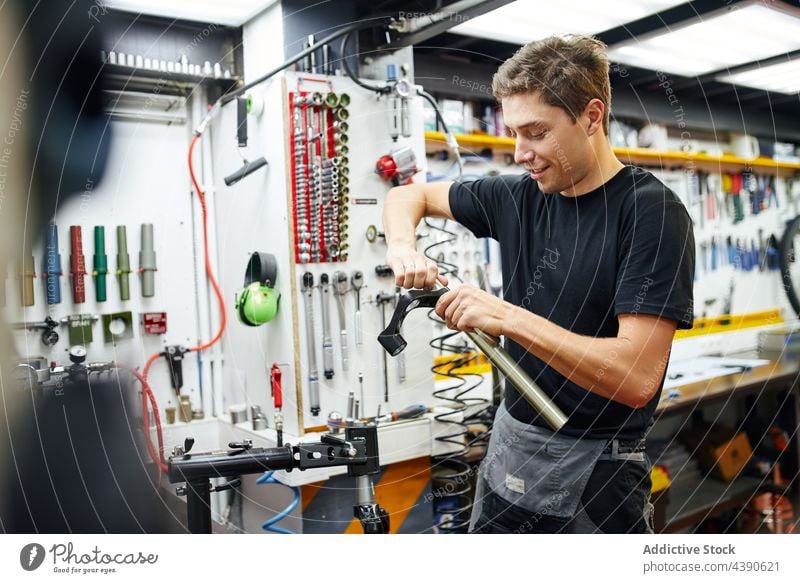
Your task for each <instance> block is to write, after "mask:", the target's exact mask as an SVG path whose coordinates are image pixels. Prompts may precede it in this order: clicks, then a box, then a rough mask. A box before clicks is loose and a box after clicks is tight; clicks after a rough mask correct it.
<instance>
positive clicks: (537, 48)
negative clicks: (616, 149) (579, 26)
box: [492, 35, 611, 135]
mask: <svg viewBox="0 0 800 583" xmlns="http://www.w3.org/2000/svg"><path fill="white" fill-rule="evenodd" d="M608 70H609V67H608V56H607V55H606V45H605V43H603V42H602V41H599V40H598V39H596V38H594V37H589V36H580V35H568V36H564V37H558V36H551V37H549V38H546V39H543V40H539V41H534V42H532V43H528V44H527V45H525V46H524V47H522V48H521V49H519V50H518V51H517V52H516V53H514V56H512V57H511V58H510V59H508V60H507V61H506V62H505V63H503V64H502V65H501V66H500V68H499V69H498V70H497V73H495V74H494V78H493V79H492V91H493V92H494V96H495V97H496V98H497V100H498V101H500V100H502V99H503V98H504V97H508V96H510V95H519V94H521V93H532V92H534V91H538V92H539V94H540V95H541V98H542V100H543V101H544V102H545V103H547V104H548V105H552V106H554V107H560V108H561V109H563V110H564V111H566V112H567V115H569V116H570V118H572V121H573V122H574V121H575V120H576V119H577V117H578V114H580V112H582V111H583V109H584V108H585V107H586V104H587V103H589V101H591V100H592V99H595V98H597V99H599V100H600V101H602V102H603V104H604V105H605V106H606V107H605V114H604V116H603V130H604V131H605V133H606V135H608V120H609V114H610V110H611V81H610V79H609V76H608Z"/></svg>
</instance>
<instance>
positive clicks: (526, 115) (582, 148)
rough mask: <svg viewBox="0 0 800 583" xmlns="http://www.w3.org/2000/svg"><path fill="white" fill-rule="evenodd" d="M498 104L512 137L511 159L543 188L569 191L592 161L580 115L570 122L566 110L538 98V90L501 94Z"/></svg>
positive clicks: (553, 192)
mask: <svg viewBox="0 0 800 583" xmlns="http://www.w3.org/2000/svg"><path fill="white" fill-rule="evenodd" d="M502 105H503V121H504V123H505V124H506V127H507V128H508V130H509V133H510V134H511V135H512V136H513V137H515V138H516V146H515V150H514V161H515V162H516V163H517V164H520V165H521V166H524V167H525V169H526V170H528V172H529V173H530V175H531V178H533V179H534V180H535V181H536V182H537V183H538V184H539V188H540V189H541V190H542V191H543V192H547V193H552V194H555V193H558V192H564V191H566V192H567V193H569V192H570V191H571V190H572V188H573V186H574V185H575V184H577V183H578V182H580V180H581V179H583V178H584V176H586V174H587V171H588V168H589V167H590V166H589V165H590V164H592V162H593V160H591V151H592V150H591V148H590V146H589V136H587V134H586V126H585V124H583V123H581V122H582V121H583V120H582V116H581V115H579V116H578V120H577V123H576V122H573V121H572V119H570V117H569V115H567V112H566V111H564V110H563V109H561V108H560V107H554V106H552V105H548V104H547V103H545V102H544V101H542V100H541V99H540V98H539V93H538V92H534V93H525V94H519V95H511V96H509V97H504V98H503V100H502ZM595 163H596V162H595Z"/></svg>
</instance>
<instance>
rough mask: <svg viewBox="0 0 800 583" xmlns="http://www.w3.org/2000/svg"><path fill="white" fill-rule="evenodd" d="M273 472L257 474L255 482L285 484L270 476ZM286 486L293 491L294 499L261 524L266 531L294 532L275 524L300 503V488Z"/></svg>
mask: <svg viewBox="0 0 800 583" xmlns="http://www.w3.org/2000/svg"><path fill="white" fill-rule="evenodd" d="M274 473H275V472H266V473H265V474H263V475H262V476H259V477H258V479H257V480H256V484H280V485H281V486H286V484H282V483H281V482H279V481H278V480H276V479H275V478H274V477H273V476H272V474H274ZM286 487H287V488H289V489H291V490H292V492H294V499H293V500H292V501H291V502H289V505H288V506H287V507H286V508H284V509H283V510H281V511H280V512H278V514H276V515H275V516H273V517H272V518H270V519H269V520H267V521H266V522H265V523H264V524H262V525H261V528H262V529H264V530H266V531H267V532H276V533H278V534H296V533H295V532H292V531H291V530H287V529H285V528H282V527H280V526H275V524H276V523H278V522H280V521H281V520H283V519H284V518H286V517H287V516H289V514H291V513H292V510H294V509H295V508H297V505H298V504H299V503H300V488H298V487H296V486H286Z"/></svg>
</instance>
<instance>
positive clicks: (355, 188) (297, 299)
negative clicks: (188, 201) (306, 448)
mask: <svg viewBox="0 0 800 583" xmlns="http://www.w3.org/2000/svg"><path fill="white" fill-rule="evenodd" d="M328 80H329V81H330V82H331V84H332V87H333V90H334V91H336V92H337V93H343V92H344V93H348V94H349V95H350V97H351V103H350V106H349V111H350V119H349V125H350V130H349V147H350V152H349V171H350V172H349V178H350V195H349V196H350V201H351V204H350V205H349V229H348V236H349V245H350V248H349V257H348V260H347V261H345V262H333V263H325V264H297V265H295V264H294V250H293V248H291V244H290V235H289V228H290V227H289V225H290V224H293V215H292V211H293V209H290V208H289V203H290V201H291V192H290V190H289V189H290V187H291V183H290V172H291V169H290V168H289V165H288V159H289V158H288V147H289V144H288V139H289V137H288V135H287V131H288V130H287V127H288V126H287V118H286V115H287V110H286V108H287V98H288V91H289V90H290V89H292V88H294V87H296V83H297V75H296V74H295V73H287V74H286V75H285V76H284V77H283V78H276V79H275V80H274V81H273V82H272V83H270V84H269V85H268V86H266V87H263V88H260V89H258V90H257V91H258V92H259V93H261V94H262V95H263V96H264V100H265V104H266V107H265V112H264V114H263V115H262V116H261V117H260V118H255V117H253V116H249V118H248V121H249V135H250V143H249V145H248V148H247V149H246V150H245V151H244V152H243V155H245V156H246V157H248V158H249V159H252V158H255V157H258V156H265V157H266V159H267V160H268V162H269V166H268V168H267V169H266V170H265V171H263V172H259V173H256V174H253V175H252V176H249V177H247V178H245V179H244V180H242V181H241V182H239V183H238V184H236V185H235V186H233V187H231V188H227V187H225V186H224V185H223V184H222V176H223V175H225V174H228V173H230V172H232V171H233V170H234V169H236V168H238V167H239V166H240V165H241V164H242V160H241V157H240V155H239V154H238V153H237V152H236V148H235V123H236V120H235V112H234V108H232V107H226V108H224V110H223V112H222V115H221V116H220V117H219V119H217V120H216V121H215V123H214V124H213V125H212V131H213V164H214V175H215V184H216V186H217V188H218V193H219V194H218V196H217V203H216V204H217V213H218V216H217V219H218V223H217V224H218V229H219V237H218V239H219V250H218V252H219V257H220V263H221V267H220V272H221V273H220V279H221V282H222V286H223V289H224V290H225V294H226V298H227V300H228V302H229V305H232V301H233V296H234V293H235V292H236V291H237V290H239V289H241V287H242V279H243V275H244V270H245V266H246V262H247V257H248V255H249V253H251V252H252V251H256V250H258V251H265V252H269V253H273V254H274V255H275V256H276V258H277V260H278V288H279V289H280V291H281V293H282V300H281V308H280V311H279V314H278V317H277V318H276V319H275V320H273V321H272V322H269V323H267V324H265V325H264V326H261V327H259V328H247V327H245V326H243V325H242V324H241V323H239V322H238V321H236V319H235V314H233V313H232V311H231V313H230V314H229V328H228V331H227V333H226V336H225V344H224V353H225V367H226V369H228V368H229V367H231V368H232V369H235V371H236V373H235V374H227V375H226V378H227V379H228V381H229V382H226V383H225V386H224V397H225V406H226V408H227V406H229V405H230V404H233V403H240V402H242V403H248V404H258V405H260V406H261V407H262V409H263V410H264V411H265V413H266V415H267V418H268V420H269V422H270V425H272V404H271V399H270V395H269V384H268V381H269V376H268V372H269V367H270V366H271V364H272V362H279V363H286V364H287V365H288V366H285V367H283V390H284V417H285V431H286V432H287V433H290V434H298V433H299V432H301V430H302V428H305V427H314V426H319V425H323V424H325V421H326V418H327V415H328V413H329V412H330V411H333V410H336V411H339V412H341V413H344V412H345V408H346V404H347V396H348V393H349V392H350V391H353V392H355V394H356V398H360V386H359V383H358V374H359V372H361V373H363V375H364V400H365V403H364V404H363V407H362V412H363V414H366V415H374V414H375V413H376V412H377V408H378V405H381V409H382V411H383V412H386V411H388V410H397V409H400V408H403V407H405V406H406V405H409V404H412V403H425V404H427V405H434V404H436V403H435V400H434V399H433V398H432V396H431V395H432V391H433V375H432V374H431V372H430V367H431V365H432V359H433V352H432V349H431V348H430V347H429V345H428V342H429V339H430V337H431V325H430V323H429V322H428V321H427V317H426V314H425V313H424V311H423V310H417V311H415V312H413V313H412V314H411V315H410V316H409V317H408V318H407V320H406V324H405V326H404V335H405V337H406V339H407V340H408V348H407V349H406V351H405V353H404V355H405V359H406V380H405V382H403V383H399V382H398V373H397V362H396V360H394V359H392V358H388V359H387V362H388V367H389V368H388V376H389V397H390V398H389V402H388V403H384V402H383V394H384V387H383V373H382V361H383V358H382V352H381V351H382V349H381V348H380V346H379V344H378V343H377V336H378V333H379V332H380V330H381V315H380V311H379V309H378V307H377V306H376V305H375V303H374V298H375V297H376V296H377V294H378V293H379V292H383V293H394V291H395V290H394V282H393V281H392V279H391V278H389V279H381V278H378V277H377V276H376V275H375V266H377V265H380V264H383V263H385V253H386V246H385V244H384V243H383V242H382V240H379V241H378V242H376V243H369V242H367V240H366V231H367V228H368V226H369V225H375V226H376V227H377V228H378V229H379V230H382V226H381V212H382V208H383V201H384V200H385V196H386V193H387V192H388V190H389V188H390V185H387V184H385V183H384V182H382V181H381V179H380V178H379V177H378V176H377V175H376V174H375V172H374V167H375V162H376V161H377V159H378V158H379V157H380V156H381V155H383V154H386V153H388V152H390V151H391V150H393V149H394V148H397V147H399V146H402V145H410V146H411V147H412V148H413V149H414V151H415V152H416V155H417V158H418V164H420V165H422V164H424V141H423V132H422V122H421V115H420V113H421V108H422V106H421V103H419V100H418V99H416V98H415V99H412V100H411V107H412V116H411V118H412V120H413V137H412V138H408V139H404V138H400V139H399V140H398V142H396V143H395V142H393V141H392V140H391V138H390V137H389V132H388V116H387V114H386V111H385V101H384V100H383V99H378V98H377V96H376V95H375V94H372V93H369V92H366V91H364V90H363V89H361V88H359V87H357V86H356V85H355V84H353V83H352V82H351V81H350V80H348V79H346V78H343V77H332V78H329V79H325V81H328ZM321 86H322V87H323V88H324V84H321ZM284 88H285V89H284ZM420 177H421V175H420ZM353 199H375V202H376V203H377V204H353ZM420 244H421V245H422V244H424V241H421V242H420ZM336 270H342V271H344V272H346V273H347V274H348V276H351V275H352V273H353V271H355V270H360V271H362V272H363V274H364V287H363V288H362V289H361V294H360V296H361V304H362V305H361V312H362V326H363V338H364V343H363V345H362V346H361V347H356V345H355V342H354V331H353V321H354V313H355V294H354V292H353V291H352V289H351V291H350V292H348V294H347V295H346V298H345V301H346V320H347V326H348V352H349V370H348V371H346V372H345V371H342V367H341V353H340V336H339V319H338V312H337V308H336V303H335V297H334V296H333V293H332V290H331V293H330V294H329V298H328V299H329V312H330V321H331V329H332V330H331V332H332V333H331V336H332V340H333V346H334V363H335V365H334V377H333V378H332V379H325V377H324V375H323V372H322V363H323V360H322V331H321V321H320V318H319V315H320V293H319V290H317V289H315V290H314V293H313V296H312V297H313V300H314V312H315V314H316V321H315V334H314V340H315V346H316V351H317V362H318V369H319V377H320V380H319V385H320V408H321V412H320V414H319V416H317V417H313V416H312V415H311V412H310V410H309V392H308V350H307V346H308V343H307V341H306V334H305V308H304V299H303V296H302V293H301V287H302V275H303V273H304V272H306V271H309V272H311V273H312V274H313V275H314V280H315V282H316V283H318V282H319V280H320V277H319V276H320V275H321V274H322V273H327V274H328V275H329V276H332V275H333V273H334V271H336ZM392 310H393V308H392V307H391V306H390V305H387V306H386V318H387V321H388V319H389V317H390V315H391V312H392ZM295 350H297V353H296V352H295ZM296 359H297V362H299V367H298V366H297V365H296V364H295V363H296ZM297 381H299V386H300V387H301V391H300V392H299V394H300V395H301V397H300V400H298V398H297V394H298V392H297V390H296V387H297V384H296V383H297ZM298 410H299V412H300V415H298V414H297V411H298Z"/></svg>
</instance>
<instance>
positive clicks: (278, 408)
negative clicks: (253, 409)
mask: <svg viewBox="0 0 800 583" xmlns="http://www.w3.org/2000/svg"><path fill="white" fill-rule="evenodd" d="M282 375H283V373H281V369H280V367H279V366H278V363H277V362H274V363H272V368H271V369H270V371H269V382H270V386H271V387H272V406H273V407H274V409H275V431H276V432H277V434H278V447H283V411H282V409H283V388H282V386H281V377H282Z"/></svg>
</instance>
